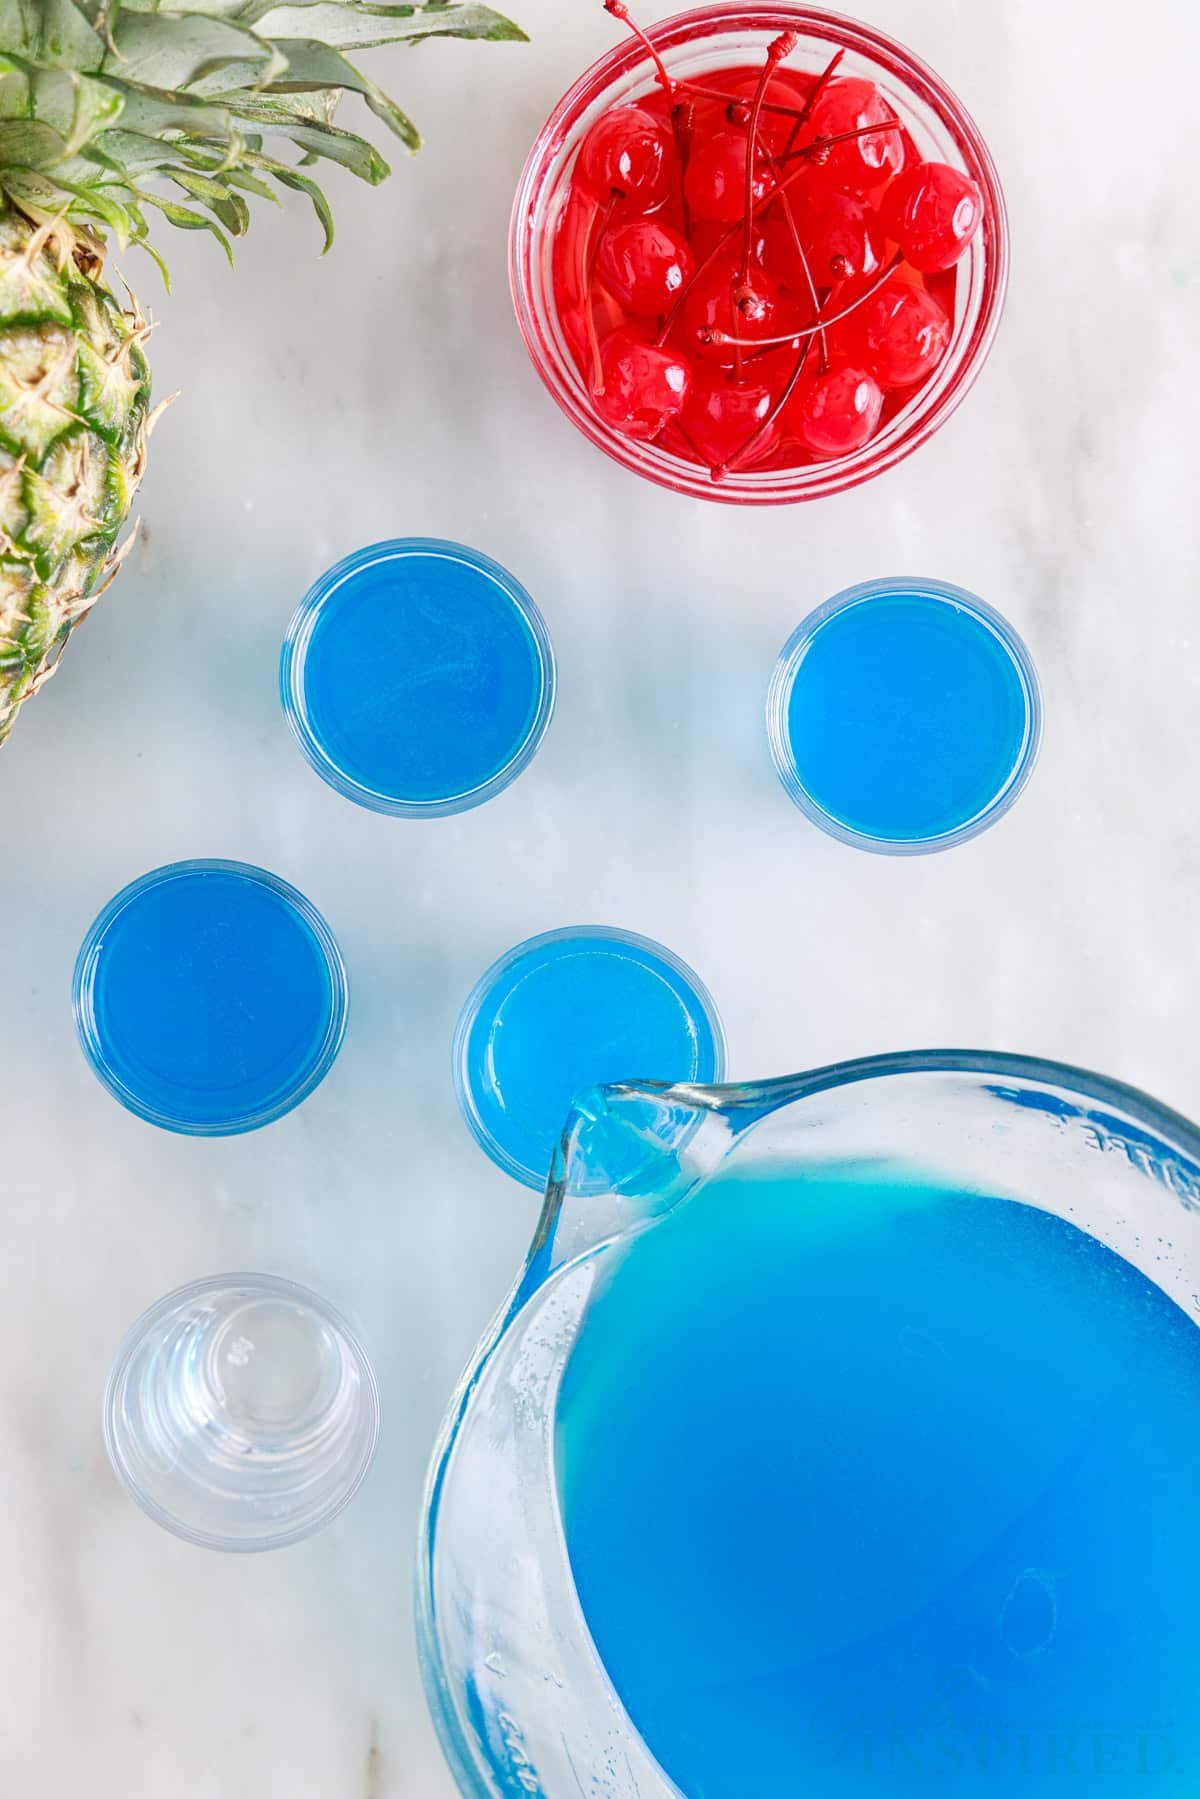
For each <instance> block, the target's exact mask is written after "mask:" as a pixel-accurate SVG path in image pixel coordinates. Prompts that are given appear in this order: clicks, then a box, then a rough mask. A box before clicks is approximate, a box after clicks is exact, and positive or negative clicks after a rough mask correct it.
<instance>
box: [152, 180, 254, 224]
mask: <svg viewBox="0 0 1200 1799" xmlns="http://www.w3.org/2000/svg"><path fill="white" fill-rule="evenodd" d="M171 180H172V181H173V182H174V183H175V185H176V187H179V188H182V189H183V191H184V193H185V194H190V195H191V196H192V198H193V200H200V201H201V202H202V203H203V204H204V205H205V206H207V207H208V209H209V211H210V212H212V213H214V214H215V215H216V217H217V218H218V219H220V221H221V223H222V225H224V227H225V229H226V231H228V232H229V234H230V236H231V237H244V236H245V234H246V232H247V231H248V230H249V228H250V208H249V207H248V206H247V204H246V202H245V201H244V200H243V198H242V196H241V195H240V194H234V193H230V191H229V189H228V187H226V186H224V185H223V184H222V183H221V182H219V181H213V180H211V179H210V178H209V177H208V176H207V175H199V174H197V173H196V171H195V169H178V168H176V169H172V170H171Z"/></svg>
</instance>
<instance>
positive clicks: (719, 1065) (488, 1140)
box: [453, 926, 725, 1188]
mask: <svg viewBox="0 0 1200 1799" xmlns="http://www.w3.org/2000/svg"><path fill="white" fill-rule="evenodd" d="M453 1061H454V1084H455V1090H456V1092H457V1094H458V1101H459V1106H460V1108H461V1110H462V1114H463V1117H464V1118H465V1119H466V1121H467V1123H468V1125H469V1126H470V1128H471V1130H472V1132H473V1133H474V1135H475V1138H476V1140H477V1141H478V1143H479V1144H480V1146H481V1148H482V1149H483V1150H484V1151H485V1152H486V1153H487V1155H489V1156H490V1157H491V1159H492V1161H493V1162H495V1163H496V1164H497V1165H498V1166H499V1167H500V1168H503V1169H504V1170H505V1172H506V1173H507V1174H511V1175H512V1176H513V1177H514V1178H515V1179H516V1180H519V1181H521V1182H523V1183H524V1185H525V1186H527V1187H535V1188H540V1187H544V1186H545V1184H546V1177H547V1174H548V1172H549V1169H550V1162H551V1158H552V1156H553V1154H554V1151H555V1148H556V1146H557V1143H558V1139H559V1136H560V1133H561V1131H562V1127H563V1123H564V1121H565V1119H566V1116H567V1113H568V1111H569V1110H570V1108H571V1105H572V1102H574V1101H576V1100H577V1099H578V1097H579V1095H580V1094H582V1093H583V1092H585V1091H586V1090H587V1089H589V1088H592V1087H597V1086H600V1085H603V1084H604V1083H606V1082H611V1081H622V1080H630V1079H644V1080H662V1081H673V1082H680V1081H685V1082H686V1081H711V1080H720V1079H721V1078H722V1076H723V1073H724V1068H725V1038H724V1032H723V1030H722V1026H721V1020H720V1017H719V1015H718V1013H717V1009H716V1006H715V1005H714V1003H713V1000H712V997H711V995H710V994H709V992H708V990H707V988H706V987H705V986H704V983H703V982H702V981H701V980H700V978H699V977H698V976H697V975H696V974H695V973H694V972H693V970H692V969H690V968H689V967H688V965H687V964H686V963H685V962H682V961H681V960H680V959H679V957H677V956H675V955H673V954H672V953H671V951H670V950H668V949H666V948H664V946H663V945H662V944H661V943H654V942H652V941H651V940H650V939H649V938H647V937H639V936H638V935H636V933H634V932H632V931H619V930H613V929H610V928H607V927H604V926H575V927H571V928H569V929H564V930H559V931H548V932H546V933H545V934H544V935H543V936H540V937H531V938H529V939H528V940H527V941H526V942H524V943H519V944H517V946H516V947H515V948H514V949H511V950H509V951H508V953H507V954H506V955H504V956H502V957H501V958H500V959H499V961H497V962H495V963H493V965H492V967H491V968H489V969H488V970H487V972H486V973H485V974H484V975H483V976H482V977H481V979H480V980H479V981H478V983H477V984H476V986H475V988H474V990H473V992H472V993H471V995H470V997H469V998H468V1000H467V1003H466V1005H465V1006H464V1007H463V1010H462V1013H461V1016H460V1017H459V1021H458V1027H457V1030H456V1032H455V1039H454V1052H453Z"/></svg>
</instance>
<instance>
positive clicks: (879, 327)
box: [848, 281, 950, 387]
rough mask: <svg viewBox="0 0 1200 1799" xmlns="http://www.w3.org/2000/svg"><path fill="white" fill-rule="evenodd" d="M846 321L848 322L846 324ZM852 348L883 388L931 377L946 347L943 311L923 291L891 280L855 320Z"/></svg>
mask: <svg viewBox="0 0 1200 1799" xmlns="http://www.w3.org/2000/svg"><path fill="white" fill-rule="evenodd" d="M848 323H849V321H848ZM853 325H854V327H855V339H854V340H852V341H855V340H856V341H855V347H856V348H857V349H859V350H860V352H861V357H862V361H863V364H864V366H865V367H866V368H867V369H868V370H869V372H870V373H871V374H872V375H874V377H875V379H876V380H877V381H878V382H879V385H880V386H881V387H913V386H915V384H916V383H917V382H918V381H924V380H925V379H926V377H927V376H929V375H932V373H933V371H934V369H935V368H936V367H937V365H938V363H939V362H940V361H941V360H942V357H943V356H944V355H945V354H946V350H947V348H948V346H949V343H950V320H949V319H948V318H947V316H946V309H945V307H944V306H942V305H941V304H940V302H939V301H937V300H935V299H934V297H933V295H932V294H931V293H929V292H928V290H927V289H926V288H923V287H912V286H910V285H909V284H908V283H907V282H901V281H889V282H888V284H887V286H886V287H883V288H881V289H880V291H879V292H878V293H877V294H876V295H875V296H874V297H873V298H872V299H870V300H868V301H867V303H866V305H865V306H864V307H863V308H862V309H861V311H860V312H859V313H858V314H857V316H856V317H855V319H854V320H853Z"/></svg>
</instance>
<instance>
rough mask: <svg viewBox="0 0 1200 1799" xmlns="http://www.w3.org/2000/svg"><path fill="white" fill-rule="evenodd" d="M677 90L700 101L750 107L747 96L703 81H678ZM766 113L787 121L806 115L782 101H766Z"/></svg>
mask: <svg viewBox="0 0 1200 1799" xmlns="http://www.w3.org/2000/svg"><path fill="white" fill-rule="evenodd" d="M675 85H676V88H677V89H678V91H679V92H680V93H681V94H695V96H696V98H697V99H698V100H724V101H725V102H726V104H727V105H729V106H749V104H750V102H749V101H748V100H747V98H746V96H745V94H730V93H726V91H725V89H724V88H720V87H705V85H704V83H703V82H701V81H677V82H676V84H675ZM763 111H764V112H777V113H780V114H782V116H783V117H784V118H787V119H799V118H803V116H804V114H803V112H802V110H801V108H800V107H798V106H785V105H784V104H783V102H782V101H781V100H764V101H763Z"/></svg>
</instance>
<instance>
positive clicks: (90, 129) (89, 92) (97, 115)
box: [35, 75, 125, 156]
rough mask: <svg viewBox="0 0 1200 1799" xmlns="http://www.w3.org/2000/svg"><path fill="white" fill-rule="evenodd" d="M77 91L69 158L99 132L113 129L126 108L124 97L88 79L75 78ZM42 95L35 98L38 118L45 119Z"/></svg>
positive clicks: (72, 79)
mask: <svg viewBox="0 0 1200 1799" xmlns="http://www.w3.org/2000/svg"><path fill="white" fill-rule="evenodd" d="M71 85H72V87H73V88H74V90H75V106H74V114H73V117H72V120H71V127H70V130H69V132H68V134H67V155H68V156H74V155H76V154H77V152H78V151H80V150H82V149H83V147H84V145H85V144H89V143H91V141H92V139H93V138H94V137H95V136H96V135H97V133H98V132H100V131H104V130H106V129H107V128H108V127H109V126H111V125H114V124H115V123H116V121H117V120H118V119H119V118H120V116H121V114H122V112H123V111H124V108H125V101H124V97H123V96H122V95H121V94H120V93H119V92H118V91H117V90H116V89H115V88H112V87H110V86H109V85H108V83H107V82H105V81H93V80H91V79H90V78H89V77H88V76H86V75H72V76H71ZM40 99H41V96H40V94H37V95H35V104H36V105H37V106H38V116H39V117H42V116H43V115H42V112H41V105H40Z"/></svg>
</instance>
